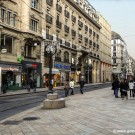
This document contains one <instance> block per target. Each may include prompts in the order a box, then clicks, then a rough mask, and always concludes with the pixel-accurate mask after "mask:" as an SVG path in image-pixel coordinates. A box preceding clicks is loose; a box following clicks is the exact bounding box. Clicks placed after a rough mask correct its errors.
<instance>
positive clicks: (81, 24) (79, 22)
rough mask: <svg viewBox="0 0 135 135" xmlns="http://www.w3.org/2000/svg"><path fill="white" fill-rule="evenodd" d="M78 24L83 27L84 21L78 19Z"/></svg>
mask: <svg viewBox="0 0 135 135" xmlns="http://www.w3.org/2000/svg"><path fill="white" fill-rule="evenodd" d="M78 25H79V26H80V27H81V28H82V27H83V23H82V22H81V21H80V20H78Z"/></svg>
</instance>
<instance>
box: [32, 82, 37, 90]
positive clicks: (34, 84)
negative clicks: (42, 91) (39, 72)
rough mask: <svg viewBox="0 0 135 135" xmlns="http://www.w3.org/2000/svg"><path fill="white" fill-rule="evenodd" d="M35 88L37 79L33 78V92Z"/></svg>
mask: <svg viewBox="0 0 135 135" xmlns="http://www.w3.org/2000/svg"><path fill="white" fill-rule="evenodd" d="M36 88H37V80H36V79H34V80H33V92H36Z"/></svg>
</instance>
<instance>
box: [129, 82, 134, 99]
mask: <svg viewBox="0 0 135 135" xmlns="http://www.w3.org/2000/svg"><path fill="white" fill-rule="evenodd" d="M133 89H134V82H133V81H132V80H131V81H130V82H129V90H130V97H133V96H134V90H133Z"/></svg>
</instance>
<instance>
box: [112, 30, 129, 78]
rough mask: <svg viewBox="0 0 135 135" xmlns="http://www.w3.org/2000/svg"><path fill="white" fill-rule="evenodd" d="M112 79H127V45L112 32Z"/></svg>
mask: <svg viewBox="0 0 135 135" xmlns="http://www.w3.org/2000/svg"><path fill="white" fill-rule="evenodd" d="M111 55H112V77H113V78H114V76H117V77H118V78H119V79H120V78H123V77H124V78H125V71H124V67H125V66H126V59H127V49H126V43H125V41H124V40H123V39H122V38H121V36H120V35H119V34H118V33H116V32H114V31H112V40H111Z"/></svg>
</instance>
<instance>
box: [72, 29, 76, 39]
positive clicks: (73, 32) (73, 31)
mask: <svg viewBox="0 0 135 135" xmlns="http://www.w3.org/2000/svg"><path fill="white" fill-rule="evenodd" d="M71 32H72V36H74V37H75V36H76V31H75V30H73V29H72V30H71Z"/></svg>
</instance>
